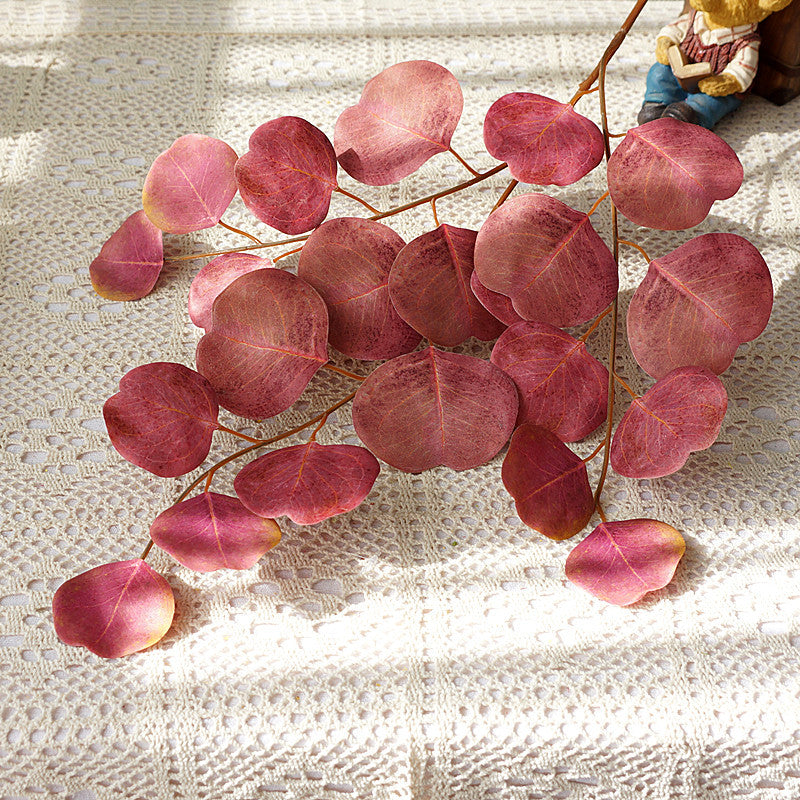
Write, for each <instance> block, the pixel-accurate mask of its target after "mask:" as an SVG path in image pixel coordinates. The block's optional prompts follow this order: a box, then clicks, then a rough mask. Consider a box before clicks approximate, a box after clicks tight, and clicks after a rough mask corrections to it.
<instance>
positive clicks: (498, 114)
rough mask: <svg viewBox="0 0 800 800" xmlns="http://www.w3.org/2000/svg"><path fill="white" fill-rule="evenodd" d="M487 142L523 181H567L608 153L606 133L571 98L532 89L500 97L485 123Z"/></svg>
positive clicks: (541, 183)
mask: <svg viewBox="0 0 800 800" xmlns="http://www.w3.org/2000/svg"><path fill="white" fill-rule="evenodd" d="M483 141H484V142H485V144H486V149H487V150H488V151H489V153H490V154H491V155H493V156H494V157H495V158H499V159H500V160H501V161H507V162H508V167H509V170H510V171H511V175H512V176H513V177H514V178H515V179H516V180H518V181H522V182H523V183H537V184H540V185H551V184H552V185H555V186H567V185H568V184H570V183H575V181H578V180H580V179H581V178H582V177H583V176H584V175H586V174H587V173H589V172H591V171H592V170H593V169H594V168H595V167H596V166H597V165H598V164H599V163H600V161H601V160H602V158H603V154H604V152H605V146H604V143H603V134H602V133H600V129H599V128H598V127H597V125H595V124H594V122H592V121H591V120H590V119H587V118H586V117H582V116H581V115H580V114H578V113H577V112H576V111H575V109H574V108H573V107H572V106H571V105H569V104H568V103H559V102H558V101H557V100H551V99H550V98H549V97H542V95H538V94H531V93H530V92H512V93H511V94H507V95H504V96H503V97H501V98H500V99H499V100H497V101H495V103H494V104H493V105H492V107H491V108H490V109H489V111H488V113H487V114H486V119H485V120H484V122H483Z"/></svg>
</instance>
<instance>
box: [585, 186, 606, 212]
mask: <svg viewBox="0 0 800 800" xmlns="http://www.w3.org/2000/svg"><path fill="white" fill-rule="evenodd" d="M609 194H610V192H609V191H608V190H607V189H606V191H605V192H603V194H601V195H600V197H598V198H597V200H595V202H594V205H593V206H592V207H591V208H590V209H589V210H588V211H587V212H586V216H587V217H591V216H592V214H594V212H595V211H597V209H598V208H599V206H600V203H602V202H603V200H605V199H606V197H608V196H609Z"/></svg>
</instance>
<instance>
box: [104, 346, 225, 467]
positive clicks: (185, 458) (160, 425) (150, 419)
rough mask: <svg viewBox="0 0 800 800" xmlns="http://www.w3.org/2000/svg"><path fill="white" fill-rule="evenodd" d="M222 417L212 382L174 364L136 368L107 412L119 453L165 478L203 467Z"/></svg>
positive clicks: (107, 405)
mask: <svg viewBox="0 0 800 800" xmlns="http://www.w3.org/2000/svg"><path fill="white" fill-rule="evenodd" d="M218 412H219V406H218V405H217V398H216V395H215V394H214V390H213V389H212V388H211V385H210V384H209V382H208V381H207V380H206V379H205V378H204V377H203V376H202V375H198V374H197V373H196V372H195V371H194V370H191V369H189V368H188V367H184V366H183V364H173V363H170V362H155V363H153V364H143V365H142V366H140V367H135V368H134V369H132V370H131V371H130V372H128V373H126V374H125V375H123V376H122V379H121V380H120V382H119V392H117V394H115V395H113V396H112V397H109V398H108V400H106V402H105V405H104V406H103V418H104V419H105V422H106V428H107V430H108V435H109V437H110V439H111V444H113V445H114V447H115V448H116V450H117V452H119V454H120V455H121V456H122V457H123V458H125V459H127V460H128V461H130V462H131V463H132V464H136V466H137V467H142V468H144V469H146V470H147V471H148V472H152V473H153V474H155V475H159V476H161V477H162V478H174V477H176V476H178V475H185V474H186V473H187V472H191V471H192V470H193V469H195V467H198V466H200V464H202V463H203V461H204V459H205V457H206V456H207V455H208V451H209V450H210V449H211V439H212V436H213V433H214V431H215V430H217V428H219V424H218V422H217V414H218Z"/></svg>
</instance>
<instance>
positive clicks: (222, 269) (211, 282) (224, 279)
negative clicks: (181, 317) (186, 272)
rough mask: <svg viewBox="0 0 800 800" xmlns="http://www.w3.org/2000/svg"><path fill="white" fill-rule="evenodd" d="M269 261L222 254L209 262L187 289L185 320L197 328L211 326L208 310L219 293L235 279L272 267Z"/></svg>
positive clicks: (243, 255) (240, 254) (235, 254)
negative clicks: (187, 315)
mask: <svg viewBox="0 0 800 800" xmlns="http://www.w3.org/2000/svg"><path fill="white" fill-rule="evenodd" d="M272 266H273V263H272V259H269V258H262V257H261V256H253V255H250V254H249V253H225V254H224V255H221V256H217V257H216V258H215V259H214V260H213V261H209V262H208V264H206V265H205V266H204V267H203V268H202V269H201V270H200V272H198V273H197V275H195V277H194V280H193V281H192V285H191V286H190V287H189V317H190V318H191V320H192V322H193V323H194V324H195V325H197V327H198V328H209V327H211V308H212V306H213V305H214V301H215V300H216V299H217V297H218V296H219V295H220V293H221V292H222V291H223V290H224V289H227V288H228V286H230V285H231V284H232V283H233V282H234V281H235V280H236V279H237V278H241V277H242V275H246V274H247V273H248V272H253V270H256V269H265V268H267V267H272Z"/></svg>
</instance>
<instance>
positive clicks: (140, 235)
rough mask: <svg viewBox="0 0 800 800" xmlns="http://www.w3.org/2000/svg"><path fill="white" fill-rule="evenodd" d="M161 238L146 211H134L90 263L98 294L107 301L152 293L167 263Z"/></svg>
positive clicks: (134, 297)
mask: <svg viewBox="0 0 800 800" xmlns="http://www.w3.org/2000/svg"><path fill="white" fill-rule="evenodd" d="M162 240H163V235H162V233H161V231H160V230H159V229H158V228H157V227H156V226H155V225H153V223H152V222H150V220H149V219H148V218H147V217H146V216H145V213H144V211H136V212H135V213H133V214H131V215H130V216H129V217H128V218H127V219H126V220H125V222H123V223H122V225H120V226H119V228H117V230H116V231H114V233H112V234H111V237H110V238H109V240H108V241H107V242H106V243H105V244H104V245H103V246H102V247H101V248H100V253H99V255H98V256H97V258H96V259H95V260H94V261H92V263H91V264H90V265H89V277H90V278H91V281H92V286H93V287H94V290H95V291H96V292H97V294H99V295H100V297H105V298H106V300H138V299H139V298H140V297H144V296H145V295H146V294H150V291H151V290H152V288H153V287H154V286H155V284H156V281H157V280H158V276H159V275H160V274H161V267H163V266H164V245H163V241H162Z"/></svg>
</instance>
